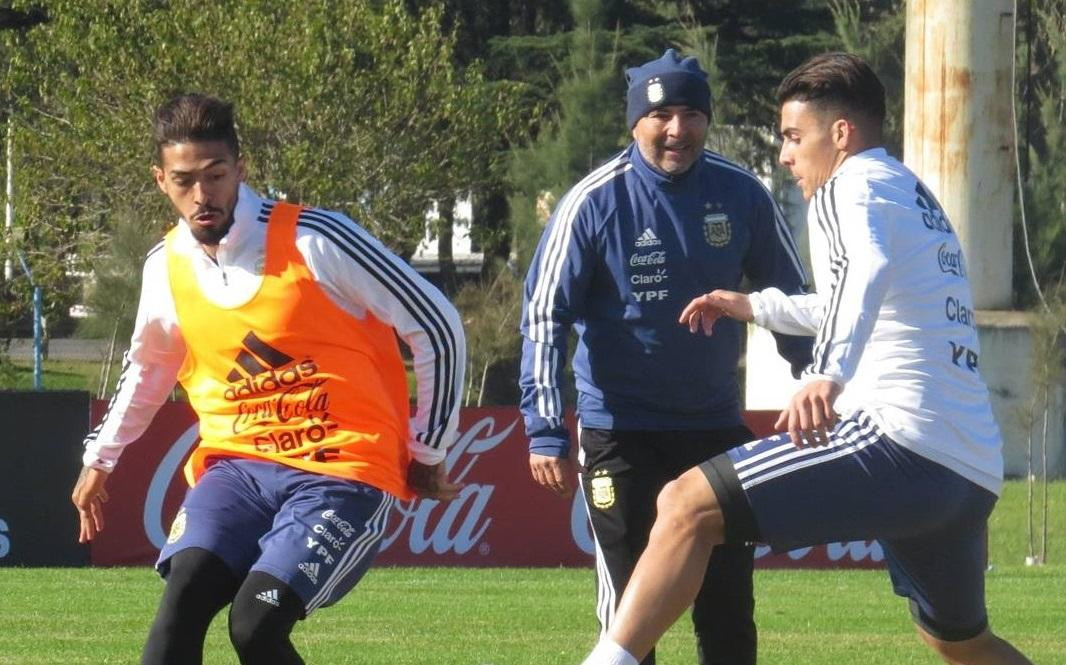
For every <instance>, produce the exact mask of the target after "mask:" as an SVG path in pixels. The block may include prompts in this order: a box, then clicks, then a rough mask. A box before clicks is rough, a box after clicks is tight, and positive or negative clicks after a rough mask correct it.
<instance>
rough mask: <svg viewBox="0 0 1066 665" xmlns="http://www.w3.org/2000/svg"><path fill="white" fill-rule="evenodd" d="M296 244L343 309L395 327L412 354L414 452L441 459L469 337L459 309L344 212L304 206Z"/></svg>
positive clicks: (452, 426)
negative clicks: (414, 400) (413, 376)
mask: <svg viewBox="0 0 1066 665" xmlns="http://www.w3.org/2000/svg"><path fill="white" fill-rule="evenodd" d="M297 247H298V248H299V249H300V251H301V253H302V254H303V256H304V259H305V260H306V261H307V265H308V268H310V269H311V272H312V273H313V274H314V276H315V278H316V279H317V280H318V282H319V285H320V286H321V287H322V288H323V290H324V291H326V293H327V294H329V296H330V297H331V298H332V299H333V300H334V302H336V303H337V304H338V305H339V306H340V307H342V308H343V309H344V310H345V311H348V312H349V313H351V314H353V315H355V316H361V315H362V314H363V312H365V311H370V312H371V313H372V314H373V315H374V316H375V317H376V318H378V319H379V320H381V321H382V322H384V323H387V324H388V325H390V326H392V327H393V328H394V329H395V330H396V334H397V335H399V337H400V339H402V340H403V341H404V343H406V344H407V346H408V347H410V349H411V353H412V355H413V356H414V373H415V379H416V381H417V383H418V395H417V406H416V409H415V415H414V417H413V418H412V419H411V435H412V439H411V441H409V442H408V449H409V450H410V452H411V456H412V457H413V458H414V459H415V460H417V461H419V462H421V463H423V464H437V463H439V462H441V461H443V460H444V458H445V456H446V449H447V448H448V446H450V445H451V444H452V442H453V441H454V439H455V436H456V431H457V428H458V426H459V407H460V405H461V402H462V399H461V398H462V390H463V376H464V372H465V370H466V338H465V336H464V334H463V327H462V322H461V320H460V318H459V313H458V312H457V311H456V310H455V307H454V306H453V305H452V304H451V303H450V302H449V301H448V299H447V298H445V297H444V294H442V293H441V292H440V291H439V290H438V289H437V288H436V287H435V286H433V285H432V284H430V283H429V282H427V281H426V280H425V279H424V278H423V277H422V276H421V275H419V274H418V273H417V272H415V270H414V269H413V268H412V267H411V266H410V265H409V264H408V263H407V262H406V261H404V260H403V259H401V258H400V257H399V256H397V255H396V254H394V253H393V252H391V251H389V250H388V249H387V248H386V247H385V246H384V245H383V244H382V243H381V242H380V241H379V240H378V239H377V238H375V237H373V236H372V235H370V234H369V233H368V232H367V231H366V230H365V229H363V228H362V227H361V226H360V225H358V224H357V223H355V222H353V221H352V220H351V219H349V218H348V217H346V216H344V215H341V214H339V213H334V212H327V211H323V210H315V209H305V210H303V211H302V212H301V213H300V220H299V222H298V224H297Z"/></svg>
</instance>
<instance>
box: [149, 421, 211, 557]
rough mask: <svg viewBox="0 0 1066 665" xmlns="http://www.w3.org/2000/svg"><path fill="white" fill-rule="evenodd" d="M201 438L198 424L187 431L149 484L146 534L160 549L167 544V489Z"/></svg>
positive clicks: (162, 461)
mask: <svg viewBox="0 0 1066 665" xmlns="http://www.w3.org/2000/svg"><path fill="white" fill-rule="evenodd" d="M199 438H200V425H199V424H198V423H197V424H194V425H191V426H190V427H189V429H187V430H185V433H184V434H182V435H181V436H180V437H178V440H177V441H175V442H174V445H172V446H171V447H170V450H168V451H167V454H166V455H164V456H163V459H162V460H160V461H159V466H158V467H156V470H155V475H154V476H152V482H151V483H149V484H148V494H147V495H146V496H145V497H144V534H145V535H146V536H148V541H149V542H151V543H152V545H153V546H154V547H156V548H158V549H163V545H164V544H165V543H166V542H167V533H166V529H164V528H163V499H165V498H166V495H167V488H168V487H170V481H171V479H172V478H173V477H174V474H175V473H177V471H178V466H180V465H181V460H182V459H183V458H184V457H185V453H187V452H189V450H190V449H191V448H192V447H193V446H194V445H195V444H196V441H197V440H198V439H199Z"/></svg>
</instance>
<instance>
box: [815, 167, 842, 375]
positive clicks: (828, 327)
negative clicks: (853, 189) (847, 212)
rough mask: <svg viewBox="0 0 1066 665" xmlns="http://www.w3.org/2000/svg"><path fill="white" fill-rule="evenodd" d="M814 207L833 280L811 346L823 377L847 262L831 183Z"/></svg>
mask: <svg viewBox="0 0 1066 665" xmlns="http://www.w3.org/2000/svg"><path fill="white" fill-rule="evenodd" d="M827 200H828V205H827ZM818 204H819V205H818V208H817V210H816V213H817V215H816V216H817V218H818V223H819V226H821V227H822V229H823V230H824V231H825V232H826V236H827V238H828V239H829V241H830V272H832V274H833V277H834V280H833V285H832V288H831V291H830V300H829V310H828V311H827V312H826V313H825V316H824V317H823V318H822V327H821V329H820V330H819V331H818V342H817V344H816V346H815V351H814V363H813V364H812V366H814V367H817V368H818V369H817V373H818V374H824V373H825V371H826V369H827V368H828V366H829V345H830V344H831V343H832V342H833V340H834V339H835V337H836V334H837V320H838V317H839V315H840V307H841V302H842V300H843V297H844V288H845V283H846V282H847V276H848V262H849V259H848V255H847V251H846V249H845V247H844V238H843V235H842V234H841V231H840V216H839V214H838V213H837V206H836V181H835V180H830V181H829V184H828V186H827V188H826V189H825V190H824V191H823V194H822V196H821V197H820V198H819V201H818Z"/></svg>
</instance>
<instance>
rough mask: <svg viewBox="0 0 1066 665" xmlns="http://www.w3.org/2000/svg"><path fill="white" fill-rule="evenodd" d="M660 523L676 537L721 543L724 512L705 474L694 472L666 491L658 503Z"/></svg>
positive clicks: (685, 475)
mask: <svg viewBox="0 0 1066 665" xmlns="http://www.w3.org/2000/svg"><path fill="white" fill-rule="evenodd" d="M656 509H657V511H658V521H659V522H662V524H663V526H664V527H666V528H669V529H672V530H675V531H676V532H677V533H687V532H690V531H691V535H692V536H693V537H696V538H699V539H701V540H711V541H713V542H715V543H718V542H721V541H722V533H723V524H722V512H721V509H720V507H719V506H718V500H717V497H716V496H715V494H714V491H713V490H712V489H711V486H710V485H709V484H708V483H707V480H706V478H705V477H704V476H703V472H701V471H700V470H699V469H692V470H690V471H688V472H686V473H684V474H682V475H681V477H679V478H678V479H676V480H673V481H671V482H669V483H667V484H666V486H665V487H663V489H662V491H661V492H660V493H659V498H658V500H657V502H656Z"/></svg>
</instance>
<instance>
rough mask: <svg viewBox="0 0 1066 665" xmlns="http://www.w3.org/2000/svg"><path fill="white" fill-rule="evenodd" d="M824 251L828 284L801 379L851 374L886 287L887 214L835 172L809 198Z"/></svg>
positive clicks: (853, 181)
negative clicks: (809, 360) (811, 353)
mask: <svg viewBox="0 0 1066 665" xmlns="http://www.w3.org/2000/svg"><path fill="white" fill-rule="evenodd" d="M811 206H813V208H814V214H813V215H811V217H812V219H813V221H814V222H815V223H816V224H817V225H818V227H819V229H820V231H821V235H822V236H823V237H824V241H825V242H826V243H827V245H828V246H827V255H828V256H829V274H830V288H829V290H828V291H827V293H826V295H825V299H824V301H823V305H824V310H823V312H822V318H821V323H820V325H819V327H818V333H817V335H816V336H815V340H814V360H813V362H812V363H811V365H810V367H808V368H807V370H806V371H805V372H804V377H803V378H804V380H805V381H812V380H817V379H828V380H831V381H835V382H836V383H839V384H841V385H844V384H846V383H847V382H848V381H849V380H850V379H851V377H852V376H854V374H855V369H856V368H857V367H858V364H859V359H860V358H861V357H862V352H863V349H864V348H865V346H866V342H867V340H869V338H870V334H871V332H873V328H874V324H875V323H876V322H877V318H878V312H879V311H880V309H881V303H882V302H883V301H884V298H885V293H886V292H887V291H888V283H889V275H890V272H889V269H888V268H889V265H888V256H889V252H890V248H889V243H890V241H891V238H890V234H889V226H888V224H887V218H886V216H885V215H884V214H881V213H880V212H879V211H878V210H877V207H878V201H877V200H876V198H875V197H874V196H872V195H871V192H870V190H869V185H868V183H867V182H866V180H865V179H863V178H853V177H845V176H841V177H837V178H833V179H831V180H830V181H829V182H828V183H826V184H825V185H824V186H822V188H821V189H819V190H818V192H816V193H815V196H814V198H812V199H811Z"/></svg>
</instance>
